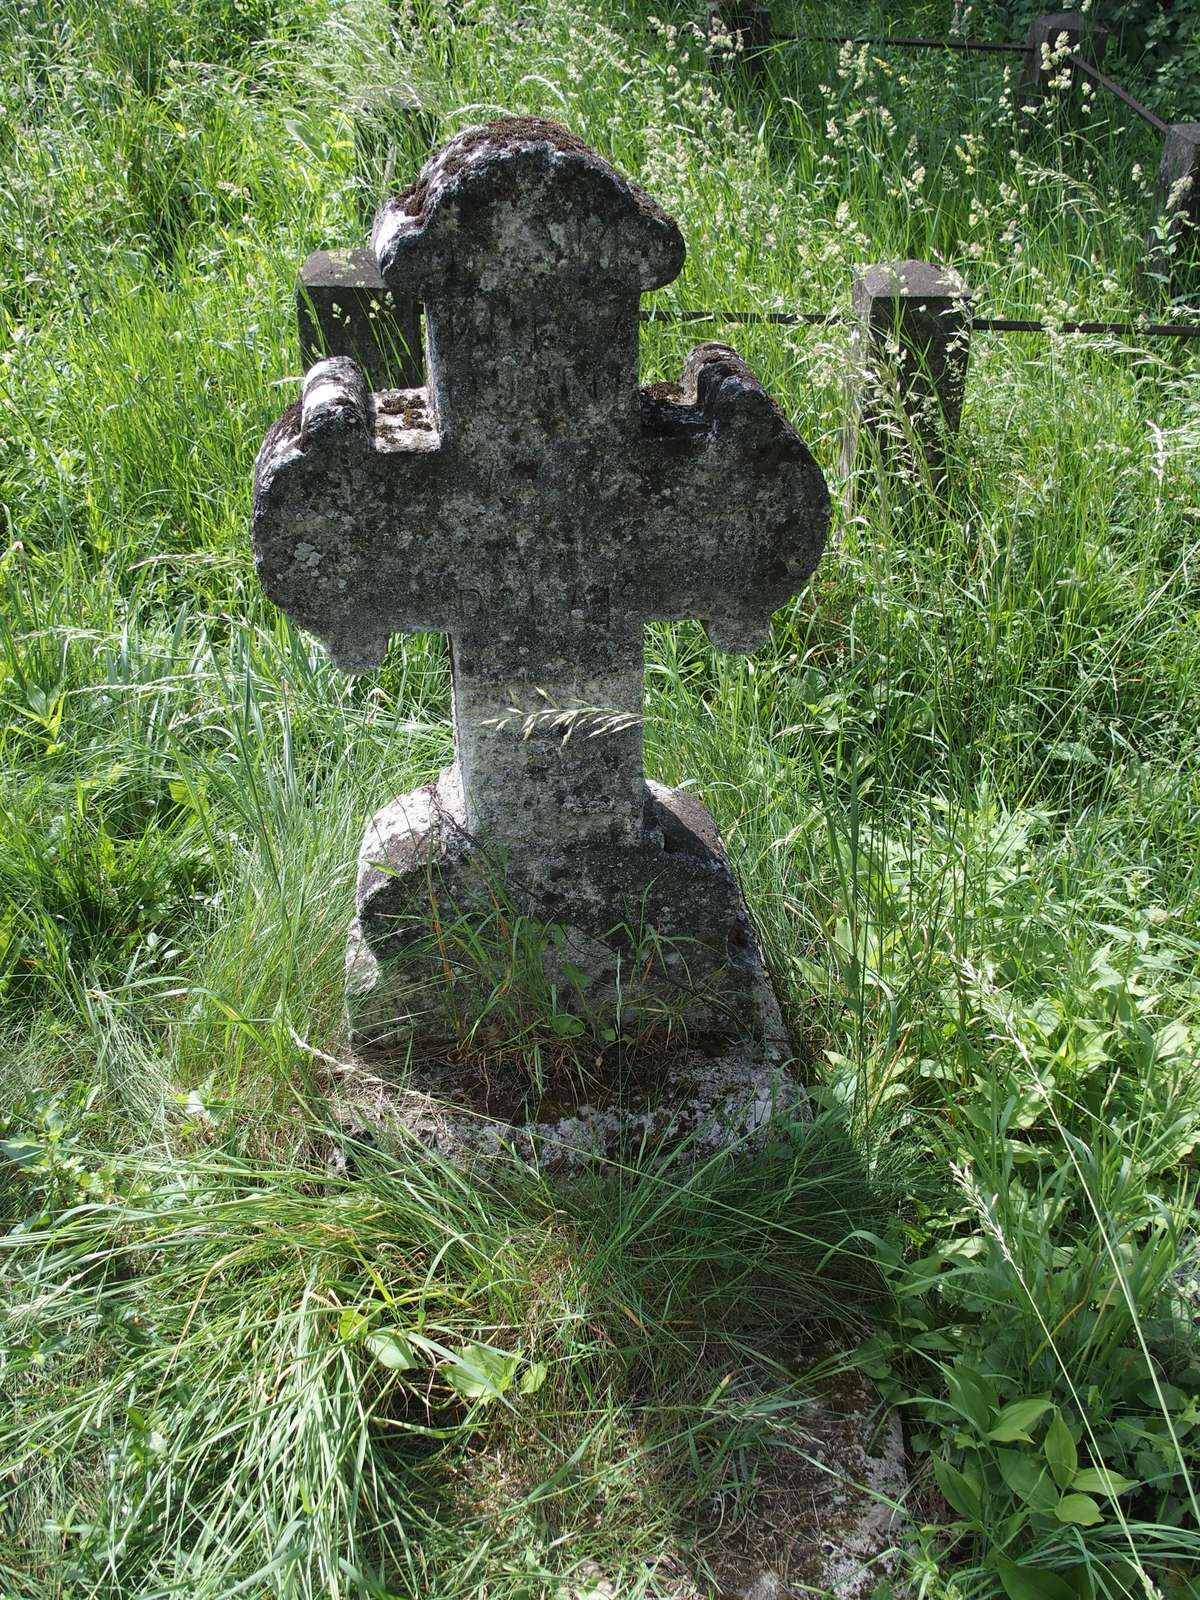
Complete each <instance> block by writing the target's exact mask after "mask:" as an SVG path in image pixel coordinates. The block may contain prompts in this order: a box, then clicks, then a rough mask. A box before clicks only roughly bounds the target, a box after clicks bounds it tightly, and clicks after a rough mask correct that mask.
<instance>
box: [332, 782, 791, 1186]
mask: <svg viewBox="0 0 1200 1600" xmlns="http://www.w3.org/2000/svg"><path fill="white" fill-rule="evenodd" d="M567 870H568V871H569V882H570V885H571V902H570V903H571V907H572V913H571V921H570V923H567V922H565V921H564V920H563V919H562V918H561V916H560V915H559V914H558V912H559V909H560V901H559V892H558V891H557V890H556V887H555V884H556V881H557V880H558V878H559V877H560V876H566V873H565V872H564V868H563V865H562V864H561V863H559V862H557V861H556V860H555V859H554V857H553V855H551V854H550V853H549V851H548V853H547V855H546V857H545V858H542V859H535V858H532V857H530V856H528V855H527V854H526V853H524V852H522V854H521V856H519V857H518V856H516V855H515V854H514V853H510V854H508V855H507V856H502V855H501V853H499V852H496V851H494V850H491V849H489V848H488V847H487V846H485V845H484V844H483V843H482V842H479V841H476V840H473V839H472V838H471V837H470V835H469V834H468V832H467V830H466V824H465V818H464V808H463V800H462V788H461V783H460V781H459V778H458V774H457V772H456V770H455V769H454V768H451V769H448V770H447V771H446V772H444V773H443V774H442V776H441V777H440V778H439V780H438V782H437V783H436V784H430V785H428V786H426V787H425V788H422V789H417V790H414V791H413V792H411V793H410V794H407V795H403V796H401V797H400V798H399V799H398V800H395V801H393V802H392V803H391V804H390V805H388V806H385V807H384V808H383V810H382V811H380V812H378V813H377V814H376V815H375V816H374V817H373V818H372V819H371V822H370V823H369V824H368V827H367V830H366V833H365V834H364V837H363V844H362V849H361V853H360V856H359V876H358V894H357V912H358V914H357V916H356V918H355V921H354V923H353V925H352V928H351V932H350V941H349V948H348V953H347V984H346V993H347V1017H348V1024H349V1033H350V1045H351V1049H352V1051H353V1053H354V1056H355V1058H356V1060H357V1061H358V1062H360V1063H361V1064H362V1066H363V1069H364V1072H363V1081H364V1083H365V1082H367V1081H369V1080H372V1079H373V1081H375V1082H376V1083H377V1084H378V1085H380V1086H381V1089H382V1098H383V1099H385V1100H386V1101H387V1102H388V1113H389V1117H391V1116H395V1117H398V1118H399V1120H400V1121H401V1122H402V1123H404V1124H405V1125H406V1126H407V1128H408V1130H409V1131H410V1132H412V1133H415V1134H416V1135H417V1136H418V1137H420V1138H422V1139H423V1140H424V1141H425V1142H427V1143H429V1144H430V1145H431V1146H432V1147H435V1148H438V1149H440V1150H441V1151H442V1152H443V1153H445V1154H447V1155H454V1154H462V1153H464V1152H470V1151H476V1152H479V1153H484V1152H486V1151H489V1150H494V1149H498V1148H500V1147H501V1146H513V1147H515V1148H517V1150H518V1152H519V1153H523V1154H526V1155H528V1154H531V1153H532V1152H533V1149H534V1147H535V1146H536V1147H538V1150H539V1158H540V1159H542V1160H544V1161H549V1162H553V1161H554V1160H555V1158H556V1156H559V1157H561V1158H563V1159H567V1158H570V1157H578V1156H580V1155H585V1154H586V1155H595V1154H601V1155H604V1154H615V1153H616V1151H617V1150H618V1149H619V1148H621V1147H622V1146H625V1145H627V1144H628V1143H629V1141H630V1140H631V1139H632V1140H634V1141H636V1142H642V1141H645V1140H647V1139H649V1140H650V1141H651V1142H655V1141H657V1140H658V1139H659V1138H667V1139H671V1140H674V1139H676V1138H682V1137H693V1138H694V1139H695V1141H696V1143H697V1146H698V1147H707V1148H708V1149H712V1148H715V1147H720V1146H725V1145H729V1144H733V1143H737V1142H739V1141H740V1140H742V1139H743V1138H746V1137H747V1136H752V1135H754V1134H755V1133H756V1132H759V1131H760V1130H762V1129H763V1128H764V1127H765V1125H766V1124H767V1123H768V1122H769V1121H770V1120H771V1118H772V1117H773V1116H775V1115H777V1114H787V1115H790V1116H792V1117H794V1116H795V1115H797V1114H798V1113H799V1114H801V1115H803V1114H805V1112H806V1108H807V1102H806V1099H805V1096H804V1092H803V1090H802V1089H801V1088H799V1087H798V1085H797V1084H796V1083H795V1082H793V1081H792V1079H791V1078H790V1077H789V1076H788V1074H787V1072H786V1070H785V1064H786V1062H787V1061H788V1059H789V1057H790V1055H791V1049H790V1045H789V1042H788V1039H787V1034H786V1030H785V1028H784V1025H783V1020H782V1017H781V1015H780V1011H779V1005H778V1002H777V1000H776V997H775V993H774V990H773V988H772V985H771V981H770V978H769V975H768V973H767V970H766V966H765V964H764V961H763V957H762V952H761V949H760V947H759V943H758V939H757V936H756V934H755V931H754V928H753V925H752V923H751V921H750V918H749V915H748V913H747V910H746V904H745V901H744V899H743V896H742V893H741V890H740V888H739V887H738V884H737V881H736V879H735V877H734V874H733V870H732V867H731V865H730V863H729V859H728V857H727V855H726V854H725V851H724V848H723V846H722V844H721V841H720V837H719V835H718V833H717V829H716V825H715V823H714V822H713V819H712V817H711V816H710V815H709V813H708V811H707V810H706V809H705V807H704V806H703V805H702V804H701V803H700V802H699V801H698V800H697V799H696V798H695V796H693V795H690V794H688V793H686V792H685V791H682V790H674V789H667V788H664V787H663V786H661V785H659V784H656V783H649V784H647V828H646V835H645V839H644V841H643V842H642V843H640V844H638V845H634V846H630V845H628V844H613V845H609V846H599V845H595V844H592V845H589V846H587V847H586V848H583V847H576V848H575V849H574V850H573V852H572V856H571V860H570V862H569V864H567ZM581 883H583V884H584V885H586V893H584V894H581V893H580V884H581ZM581 907H585V908H586V912H585V913H583V914H581V909H580V908H581ZM535 1047H536V1049H535ZM518 1051H520V1052H524V1054H525V1056H526V1058H527V1059H528V1060H529V1061H530V1062H531V1067H530V1070H529V1071H528V1072H527V1073H522V1072H519V1071H514V1070H513V1068H512V1061H513V1056H514V1052H518ZM505 1057H507V1060H506V1061H505V1065H504V1067H503V1068H502V1069H500V1070H491V1069H493V1068H494V1067H495V1066H496V1065H497V1064H498V1063H499V1062H500V1060H502V1059H503V1058H505ZM406 1065H407V1066H408V1068H409V1071H408V1073H407V1075H404V1074H402V1073H400V1072H397V1070H396V1069H398V1068H404V1067H405V1066H406ZM402 1078H403V1079H404V1086H403V1087H401V1079H402ZM393 1080H395V1081H394V1083H393ZM369 1098H370V1096H369V1095H368V1096H367V1099H368V1100H369ZM361 1109H363V1108H362V1107H360V1110H361ZM379 1110H380V1111H381V1113H382V1111H383V1107H382V1106H380V1107H379Z"/></svg>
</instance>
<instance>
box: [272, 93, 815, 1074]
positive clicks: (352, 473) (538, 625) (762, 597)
mask: <svg viewBox="0 0 1200 1600" xmlns="http://www.w3.org/2000/svg"><path fill="white" fill-rule="evenodd" d="M372 249H373V252H374V256H375V259H376V261H377V263H378V266H379V270H380V273H381V275H382V280H383V282H384V283H385V284H386V285H387V287H388V289H389V290H390V291H391V292H392V293H393V294H394V295H395V297H396V299H397V301H398V302H403V303H405V304H409V303H411V302H412V301H413V300H420V301H422V302H423V304H424V308H425V326H426V339H427V382H426V383H425V385H424V386H421V387H415V388H408V389H390V390H382V391H374V392H373V391H371V390H370V389H369V388H368V386H367V384H366V382H365V380H364V377H363V374H362V371H361V369H360V368H359V367H358V366H357V365H356V364H355V362H354V361H352V360H350V359H348V358H346V357H332V358H330V359H327V360H324V361H321V362H318V363H317V364H316V365H315V366H313V367H312V369H311V370H310V371H309V373H308V374H307V377H306V378H305V381H304V386H303V393H302V397H301V401H300V403H299V404H298V405H297V406H294V407H293V408H292V409H291V410H290V411H288V412H287V413H286V414H285V415H284V416H283V417H282V418H281V419H280V421H279V422H278V423H277V424H276V425H275V426H274V428H272V429H271V431H270V433H269V434H268V436H267V438H266V440H265V442H264V444H263V446H262V449H261V451H260V453H259V458H258V464H257V469H256V481H255V508H254V546H255V554H256V558H257V563H258V570H259V574H260V576H261V579H262V582H263V585H264V587H265V588H266V591H267V593H268V594H269V595H270V597H271V598H272V599H273V600H274V601H276V603H277V604H279V605H281V606H282V607H283V608H284V609H285V610H286V611H287V612H288V613H289V615H290V616H291V617H292V618H293V619H294V620H295V621H297V622H298V623H300V624H301V625H303V626H304V627H306V628H308V629H310V630H311V631H312V632H314V633H315V634H317V635H318V637H320V638H321V639H322V640H324V642H325V643H326V644H327V645H328V647H329V649H330V650H331V652H332V653H333V656H334V658H335V659H336V660H337V661H338V662H339V663H340V664H341V665H342V666H344V667H345V668H346V669H347V670H350V671H364V670H368V669H369V668H371V667H374V666H376V665H378V663H379V662H380V660H381V659H382V656H383V653H384V650H385V648H386V646H387V642H388V639H389V636H390V635H391V634H393V633H395V632H397V631H399V630H407V629H429V630H435V631H440V632H444V633H447V634H448V635H449V636H450V651H451V667H452V680H453V696H454V736H455V755H456V760H455V764H454V767H453V768H452V769H451V770H449V771H448V772H446V773H444V774H443V775H442V777H441V779H440V780H439V781H438V783H437V785H436V786H431V787H430V788H428V789H426V790H418V791H415V792H414V793H413V794H410V795H406V796H403V797H401V798H400V799H398V800H396V801H395V802H393V803H392V804H391V805H390V806H387V807H385V808H384V809H383V810H382V811H381V812H380V813H379V814H378V815H377V816H376V817H375V818H373V819H372V821H371V822H370V824H369V825H368V827H367V830H366V834H365V837H364V845H363V854H362V859H361V861H360V871H359V889H358V917H357V922H356V927H355V931H354V933H353V935H352V940H351V951H350V963H349V985H348V999H349V1011H350V1021H351V1033H352V1043H353V1046H354V1048H355V1049H356V1050H362V1051H369V1052H375V1053H379V1052H380V1051H383V1052H391V1053H393V1054H396V1055H402V1054H403V1053H404V1052H405V1051H407V1050H414V1049H415V1050H419V1051H420V1052H422V1053H424V1052H428V1053H429V1054H431V1055H434V1056H436V1055H437V1054H438V1051H439V1049H440V1050H442V1051H444V1052H446V1051H450V1050H452V1049H453V1047H454V1045H455V1044H456V1042H458V1040H457V1035H456V1034H455V1030H454V1023H453V1017H452V1016H451V1015H450V1014H449V1002H450V996H449V995H448V993H447V992H446V986H445V985H443V986H442V988H441V990H440V991H439V988H438V985H437V983H436V981H431V979H430V969H429V963H428V957H429V934H430V932H431V930H433V929H434V928H435V926H436V928H438V929H439V930H440V929H441V928H442V927H443V926H444V924H445V920H446V917H447V915H449V916H451V917H456V916H459V915H461V917H462V918H464V919H466V922H467V923H469V922H470V921H471V919H476V920H478V919H479V918H480V917H481V916H486V915H487V914H488V912H487V907H488V906H492V907H494V905H495V903H496V895H495V894H492V891H493V890H497V889H498V887H499V886H502V895H503V897H505V900H506V904H509V905H512V906H515V907H516V908H517V909H518V910H519V912H520V914H521V916H522V917H531V918H534V919H536V920H537V921H538V922H539V923H541V924H544V925H546V926H548V927H551V928H554V929H556V930H558V931H559V932H560V933H561V935H562V937H561V939H560V940H559V941H558V944H559V949H560V954H561V967H560V970H561V972H562V973H563V974H565V975H566V976H567V977H569V979H570V984H571V992H572V995H573V996H574V998H575V999H576V1000H578V1001H579V1003H580V1004H583V1005H586V1006H587V1007H591V1008H592V1009H593V1011H595V1010H596V1009H597V1008H598V1009H599V1011H600V1012H601V1013H603V1012H604V1011H605V1010H606V1009H607V1012H608V1014H609V1015H610V1017H611V1018H613V1019H615V1020H616V1021H617V1023H618V1025H623V1021H624V1019H625V1018H626V1016H627V1014H628V1013H627V1011H626V1010H625V1007H626V1004H627V1000H628V994H629V989H630V980H631V978H632V977H633V976H634V975H635V974H636V976H637V980H638V981H637V984H636V985H635V986H634V987H636V988H637V990H638V997H637V1005H638V1006H640V1007H642V1010H641V1011H640V1012H639V1013H638V1015H639V1017H641V1018H643V1019H644V1016H645V1014H646V1011H645V1008H647V1007H649V1008H653V1007H655V1006H657V1007H658V1008H659V1010H660V1012H661V1014H662V1015H663V1017H664V1018H668V1017H669V1018H670V1019H671V1022H670V1025H671V1032H672V1037H673V1038H674V1039H675V1041H676V1042H677V1045H678V1047H679V1048H680V1050H681V1051H682V1050H692V1049H695V1048H697V1047H702V1048H703V1049H704V1050H705V1051H707V1052H708V1053H709V1054H710V1055H714V1056H715V1055H717V1054H719V1053H720V1050H721V1049H722V1047H723V1046H724V1045H726V1044H732V1043H735V1042H736V1043H739V1044H741V1043H746V1042H747V1041H749V1042H751V1043H753V1044H754V1045H755V1046H757V1047H758V1053H757V1055H756V1057H755V1059H756V1061H757V1062H758V1064H759V1066H760V1067H762V1066H765V1067H767V1068H769V1069H771V1070H774V1065H775V1063H776V1060H777V1057H778V1051H779V1035H780V1032H781V1029H780V1024H779V1020H778V1009H777V1007H776V1005H775V1001H774V997H773V995H772V994H771V990H770V984H769V982H768V980H767V976H766V973H765V970H764V968H763V963H762V958H761V953H760V951H759V948H758V944H757V940H756V938H755V936H754V930H753V928H752V926H751V924H750V920H749V917H748V915H747V912H746V907H745V904H744V902H743V900H742V896H741V893H740V890H739V889H738V886H737V883H736V879H735V878H734V875H733V872H732V870H731V868H730V865H729V862H728V859H727V857H726V855H725V852H724V850H723V849H722V847H721V843H720V840H719V838H718V837H717V832H716V829H715V827H714V825H713V823H712V819H711V817H709V816H708V813H707V812H706V811H705V810H704V808H703V807H702V806H700V805H699V804H698V802H696V801H695V799H694V798H693V797H691V796H689V795H687V794H684V793H673V792H671V791H668V790H665V789H662V788H660V787H658V786H653V785H649V786H648V785H647V782H646V778H645V771H644V763H643V749H642V700H643V631H644V625H645V624H646V623H647V622H649V621H672V620H679V619H684V618H695V619H699V620H700V621H701V622H702V623H703V625H704V627H705V629H706V630H707V633H708V635H709V638H710V639H711V640H712V642H713V643H714V645H716V646H717V648H719V649H722V650H733V651H750V650H753V649H754V648H756V647H757V646H758V645H759V644H760V643H762V642H763V641H764V640H765V639H766V638H767V636H768V634H769V631H770V625H771V617H772V614H773V612H774V611H775V610H776V609H778V608H779V607H780V606H782V605H783V604H784V603H785V602H786V601H787V600H788V599H789V598H790V597H791V596H793V595H794V594H795V593H796V592H797V591H798V590H799V589H800V588H802V587H803V585H804V583H805V582H806V580H807V579H808V577H809V576H810V574H811V573H812V571H813V570H814V568H815V566H816V564H817V562H818V560H819V558H820V555H821V552H822V549H823V547H824V542H825V537H826V531H827V526H828V520H829V497H828V493H827V490H826V486H825V481H824V479H823V477H822V474H821V472H820V470H819V468H818V467H817V466H816V464H815V462H814V461H813V459H812V456H811V455H810V454H809V452H808V450H807V448H806V447H805V445H804V443H803V442H802V440H801V439H800V438H799V436H798V435H797V434H796V432H795V430H794V429H793V428H792V427H791V425H790V424H789V422H788V421H787V419H786V418H785V417H784V415H783V413H782V412H781V411H780V409H779V407H778V406H777V405H776V404H775V402H774V401H773V400H772V399H771V398H770V396H769V395H768V394H767V393H766V391H765V390H764V389H763V387H762V386H761V384H760V383H759V382H758V380H757V379H756V378H755V377H754V375H753V373H752V372H751V371H750V370H749V369H748V367H747V366H746V365H745V363H744V362H743V361H742V360H741V358H740V357H739V356H738V355H737V354H736V353H735V352H734V351H733V350H731V349H729V348H728V347H727V346H725V345H717V344H705V345H700V346H699V347H697V348H696V349H694V350H693V351H692V352H691V354H690V355H689V356H688V358H687V361H686V362H685V364H684V368H683V371H682V374H681V376H680V380H679V382H678V383H669V384H656V385H653V386H651V387H648V388H640V387H639V385H638V338H639V308H640V297H641V295H642V293H643V292H645V291H647V290H651V289H655V288H657V287H659V286H661V285H663V284H666V283H669V282H670V281H671V280H672V279H673V278H674V277H675V276H676V275H677V274H678V272H679V271H680V268H681V267H682V264H683V259H684V244H683V239H682V237H681V235H680V232H679V229H678V227H677V226H676V224H675V223H674V222H673V221H672V220H671V218H670V217H668V216H667V215H666V214H665V213H664V212H663V211H662V210H661V209H660V207H659V206H658V205H656V204H655V202H654V201H653V200H652V199H651V198H650V197H649V196H648V195H647V194H645V193H644V192H643V191H642V190H641V189H639V188H638V187H637V186H636V185H635V184H633V183H631V182H630V181H628V180H627V179H626V178H624V177H623V176H621V175H620V174H619V173H618V172H616V171H615V170H614V169H613V168H612V167H611V166H610V165H609V164H608V163H607V162H606V161H604V160H603V159H602V158H601V157H600V156H599V155H597V154H596V153H595V152H594V151H593V150H591V149H589V148H588V147H587V146H586V145H584V144H583V143H582V142H581V141H580V140H578V139H577V138H575V137H574V136H573V135H572V134H570V133H568V132H567V131H566V130H564V129H562V128H559V127H557V126H556V125H555V124H553V123H547V122H541V121H535V120H531V119H505V120H503V121H500V122H496V123H491V124H488V125H486V126H482V127H477V128H472V129H468V130H467V131H466V132H465V133H462V134H460V135H458V137H457V138H455V139H454V140H452V141H451V142H450V143H449V144H448V145H447V146H446V147H445V148H444V149H443V150H441V151H440V152H439V153H438V154H437V155H436V156H434V157H433V158H432V159H431V160H430V161H429V162H428V163H427V164H426V166H425V168H424V169H423V171H422V173H421V175H420V177H419V179H418V181H417V182H416V184H414V185H413V187H412V188H411V189H410V190H408V191H407V192H406V193H405V194H403V195H400V196H399V197H397V198H396V199H395V200H393V201H390V202H389V203H388V204H387V205H386V206H384V208H383V209H382V210H381V211H380V213H379V215H378V217H377V219H376V222H375V228H374V233H373V237H372ZM489 896H490V898H489ZM568 962H569V968H568V966H567V963H568ZM443 970H444V969H443Z"/></svg>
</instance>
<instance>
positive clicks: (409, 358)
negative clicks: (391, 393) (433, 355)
mask: <svg viewBox="0 0 1200 1600" xmlns="http://www.w3.org/2000/svg"><path fill="white" fill-rule="evenodd" d="M296 326H297V330H298V332H299V335H300V362H301V365H302V367H303V368H304V370H305V371H306V372H307V371H308V369H309V368H310V367H312V366H315V365H316V363H317V362H318V361H320V360H321V359H322V358H323V357H324V356H349V358H350V359H351V360H352V361H354V362H355V363H356V364H357V365H358V366H359V367H361V368H362V370H363V373H364V375H365V377H366V379H367V381H368V382H370V383H373V386H374V387H375V388H378V389H392V388H404V387H407V386H408V385H410V384H418V383H420V381H421V378H422V376H423V368H424V364H425V363H424V359H423V352H422V348H421V302H420V301H419V300H414V299H412V298H408V299H404V300H401V299H398V298H397V296H396V295H394V294H393V293H392V291H391V290H390V289H389V288H388V286H387V284H386V283H384V281H383V275H382V274H381V273H380V271H379V263H378V262H377V261H376V260H375V257H374V255H373V254H372V252H371V251H370V250H314V251H313V253H312V255H310V256H308V257H307V258H306V260H305V262H304V265H303V266H302V267H301V268H300V278H299V281H298V282H297V284H296Z"/></svg>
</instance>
